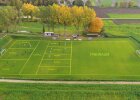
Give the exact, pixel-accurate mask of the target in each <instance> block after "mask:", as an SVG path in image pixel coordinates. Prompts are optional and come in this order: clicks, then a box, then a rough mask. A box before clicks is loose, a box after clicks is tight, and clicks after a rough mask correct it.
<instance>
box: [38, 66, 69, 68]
mask: <svg viewBox="0 0 140 100" xmlns="http://www.w3.org/2000/svg"><path fill="white" fill-rule="evenodd" d="M41 67H42V68H59V67H60V68H61V67H66V68H69V67H70V66H40V68H41Z"/></svg>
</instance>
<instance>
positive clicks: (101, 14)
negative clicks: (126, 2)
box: [93, 7, 140, 18]
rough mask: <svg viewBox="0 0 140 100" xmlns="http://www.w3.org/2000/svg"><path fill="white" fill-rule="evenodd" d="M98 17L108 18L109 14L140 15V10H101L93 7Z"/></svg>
mask: <svg viewBox="0 0 140 100" xmlns="http://www.w3.org/2000/svg"><path fill="white" fill-rule="evenodd" d="M93 8H94V10H95V11H96V14H97V16H98V17H101V18H108V17H109V16H108V15H107V14H108V13H116V14H140V9H139V8H111V7H110V8H99V7H93Z"/></svg>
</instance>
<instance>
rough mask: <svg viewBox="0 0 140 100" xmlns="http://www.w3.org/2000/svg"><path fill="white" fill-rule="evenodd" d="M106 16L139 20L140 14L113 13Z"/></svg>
mask: <svg viewBox="0 0 140 100" xmlns="http://www.w3.org/2000/svg"><path fill="white" fill-rule="evenodd" d="M108 16H109V17H110V18H127V19H128V18H134V19H140V14H115V13H114V14H113V13H110V14H108Z"/></svg>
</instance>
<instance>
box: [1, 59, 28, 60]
mask: <svg viewBox="0 0 140 100" xmlns="http://www.w3.org/2000/svg"><path fill="white" fill-rule="evenodd" d="M0 60H27V59H0Z"/></svg>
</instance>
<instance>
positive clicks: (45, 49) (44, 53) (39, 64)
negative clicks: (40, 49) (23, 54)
mask: <svg viewBox="0 0 140 100" xmlns="http://www.w3.org/2000/svg"><path fill="white" fill-rule="evenodd" d="M48 45H49V42H48ZM48 45H47V46H46V49H45V51H44V53H43V56H42V58H41V61H40V63H39V65H38V68H37V70H36V75H37V74H38V72H39V69H40V65H41V63H42V61H43V58H44V57H45V53H46V50H47V49H48Z"/></svg>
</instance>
